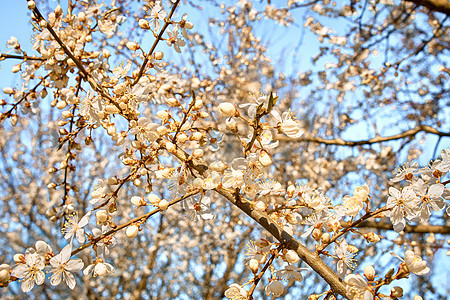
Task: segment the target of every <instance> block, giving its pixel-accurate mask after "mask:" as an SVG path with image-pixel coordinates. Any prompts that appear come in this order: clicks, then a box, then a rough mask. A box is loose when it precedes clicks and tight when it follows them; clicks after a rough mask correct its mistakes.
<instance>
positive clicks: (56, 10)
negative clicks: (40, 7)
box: [55, 4, 63, 16]
mask: <svg viewBox="0 0 450 300" xmlns="http://www.w3.org/2000/svg"><path fill="white" fill-rule="evenodd" d="M62 13H63V10H62V8H61V5H59V4H58V6H56V8H55V15H57V16H60V15H61V14H62Z"/></svg>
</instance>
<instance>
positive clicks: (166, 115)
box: [156, 110, 169, 122]
mask: <svg viewBox="0 0 450 300" xmlns="http://www.w3.org/2000/svg"><path fill="white" fill-rule="evenodd" d="M156 116H157V117H158V118H160V119H161V120H162V121H163V122H166V121H167V120H168V119H169V113H168V112H167V111H166V110H160V111H158V112H157V113H156Z"/></svg>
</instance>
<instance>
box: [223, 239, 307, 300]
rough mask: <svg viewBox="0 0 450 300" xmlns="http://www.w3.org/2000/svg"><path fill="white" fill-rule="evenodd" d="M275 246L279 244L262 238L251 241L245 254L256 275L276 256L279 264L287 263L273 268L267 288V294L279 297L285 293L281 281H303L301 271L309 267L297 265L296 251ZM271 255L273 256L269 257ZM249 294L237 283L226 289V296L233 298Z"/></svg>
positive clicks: (246, 296)
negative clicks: (275, 268) (278, 267)
mask: <svg viewBox="0 0 450 300" xmlns="http://www.w3.org/2000/svg"><path fill="white" fill-rule="evenodd" d="M275 246H277V245H276V244H275V243H270V242H268V241H267V240H265V239H262V238H261V239H259V240H256V241H254V242H253V241H250V242H249V243H248V247H247V250H246V253H245V255H246V257H247V263H246V265H247V266H248V268H249V269H250V270H251V271H252V273H253V274H254V275H255V276H256V275H257V274H258V271H260V270H261V269H263V265H264V264H267V263H268V264H271V263H272V262H273V260H274V258H277V259H278V260H279V265H283V264H284V263H287V264H286V265H285V266H284V267H283V268H282V269H278V270H274V269H273V268H271V274H272V278H271V279H270V282H269V284H268V285H267V286H266V288H265V293H266V295H267V296H272V297H279V296H281V295H282V294H283V293H284V287H283V284H282V283H281V281H287V282H289V283H293V282H294V281H297V282H301V281H302V280H303V276H302V274H301V273H300V271H306V270H309V269H307V268H299V267H297V266H296V264H297V263H298V262H299V261H300V258H299V256H298V254H297V253H296V252H295V251H293V250H287V249H283V250H282V251H281V252H280V251H279V249H278V248H276V247H275ZM270 255H271V256H272V257H271V258H270V259H268V258H269V256H270ZM248 283H251V282H248ZM245 285H246V284H245ZM245 285H244V286H245ZM248 296H249V295H248V292H247V291H246V290H245V289H244V288H243V286H241V285H238V284H236V283H233V284H231V285H230V286H229V288H228V289H227V290H226V291H225V297H227V298H229V299H233V300H245V299H248Z"/></svg>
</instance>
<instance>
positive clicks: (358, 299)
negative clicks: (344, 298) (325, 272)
mask: <svg viewBox="0 0 450 300" xmlns="http://www.w3.org/2000/svg"><path fill="white" fill-rule="evenodd" d="M392 255H394V256H395V257H397V258H399V259H400V260H401V261H402V263H401V264H400V266H399V268H398V271H397V273H396V274H395V275H394V274H393V273H392V274H386V276H385V278H384V279H378V280H376V277H377V276H376V275H375V269H374V268H373V267H372V266H370V265H369V266H366V267H365V268H364V277H366V279H367V281H366V280H365V279H364V278H363V277H362V276H361V275H359V274H356V275H355V274H350V275H347V276H346V277H345V280H344V281H345V283H347V292H348V297H349V298H350V299H351V300H373V299H376V298H375V293H377V290H378V289H377V288H376V287H377V286H378V285H379V284H380V282H382V281H383V280H386V281H389V282H392V281H393V280H396V279H402V278H406V277H408V276H409V274H410V273H413V274H415V275H418V276H421V275H426V274H427V273H429V272H430V268H429V267H427V263H426V261H424V260H422V258H421V257H420V256H417V255H415V254H414V252H413V251H412V250H406V251H405V259H404V260H403V258H401V257H400V256H398V255H397V254H394V253H392ZM377 296H379V297H383V299H396V298H398V297H401V296H403V289H402V288H401V287H399V286H395V287H393V288H392V289H391V293H390V295H389V296H388V295H383V294H381V293H377ZM417 297H419V296H417ZM417 297H414V300H418V299H421V298H420V297H419V298H417Z"/></svg>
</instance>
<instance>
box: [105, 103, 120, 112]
mask: <svg viewBox="0 0 450 300" xmlns="http://www.w3.org/2000/svg"><path fill="white" fill-rule="evenodd" d="M105 112H107V113H108V114H117V113H119V112H120V110H119V109H118V108H117V107H116V106H115V105H106V107H105Z"/></svg>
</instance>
